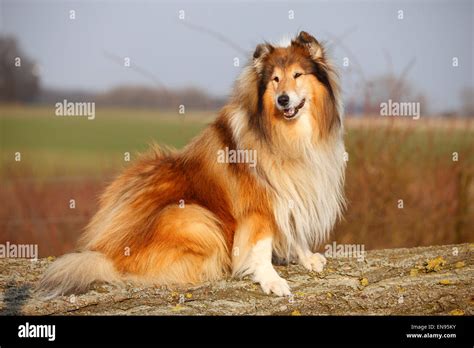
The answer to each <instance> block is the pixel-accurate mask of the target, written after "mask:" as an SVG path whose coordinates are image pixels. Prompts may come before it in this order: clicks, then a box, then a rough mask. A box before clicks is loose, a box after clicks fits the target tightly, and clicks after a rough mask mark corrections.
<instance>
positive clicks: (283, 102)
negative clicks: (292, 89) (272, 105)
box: [277, 94, 290, 107]
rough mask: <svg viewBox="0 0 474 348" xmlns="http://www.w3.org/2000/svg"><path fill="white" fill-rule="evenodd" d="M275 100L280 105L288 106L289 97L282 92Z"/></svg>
mask: <svg viewBox="0 0 474 348" xmlns="http://www.w3.org/2000/svg"><path fill="white" fill-rule="evenodd" d="M277 101H278V104H279V105H280V106H283V107H285V106H288V103H289V102H290V97H289V96H288V94H282V95H281V96H279V97H278V99H277Z"/></svg>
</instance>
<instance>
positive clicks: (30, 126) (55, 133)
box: [0, 107, 214, 175]
mask: <svg viewBox="0 0 474 348" xmlns="http://www.w3.org/2000/svg"><path fill="white" fill-rule="evenodd" d="M0 113H1V115H2V116H1V118H0V127H1V133H0V134H1V142H0V145H1V148H2V161H1V169H2V172H3V171H4V170H5V169H6V167H7V166H12V165H24V166H27V167H28V168H30V169H31V170H32V171H34V172H35V173H36V174H38V175H43V174H48V173H50V172H57V171H61V172H63V173H64V172H66V173H74V172H76V173H77V172H80V173H85V172H87V173H89V172H96V173H98V172H101V171H102V170H104V169H109V168H114V167H116V166H117V165H118V164H120V163H123V162H124V161H123V158H124V153H125V152H130V154H131V155H132V159H133V156H134V155H135V154H137V152H143V151H145V150H146V149H147V147H148V145H149V144H150V143H151V142H157V143H158V144H166V145H169V146H172V147H176V148H181V147H183V146H184V145H185V144H186V143H187V142H189V140H190V139H191V138H192V137H193V136H195V135H196V134H198V133H199V131H200V130H201V129H202V128H204V127H205V126H206V124H207V123H209V121H210V119H212V117H213V116H214V115H213V114H212V112H207V113H206V112H194V113H193V114H192V115H191V116H187V115H185V116H184V117H183V115H180V114H178V113H176V114H174V113H172V112H158V111H156V110H132V109H120V110H119V109H113V108H106V109H96V117H95V119H93V120H88V119H87V118H86V117H65V116H62V117H58V116H55V114H54V109H53V108H46V107H3V108H0ZM16 152H20V153H21V162H15V161H14V158H15V157H14V156H15V153H16Z"/></svg>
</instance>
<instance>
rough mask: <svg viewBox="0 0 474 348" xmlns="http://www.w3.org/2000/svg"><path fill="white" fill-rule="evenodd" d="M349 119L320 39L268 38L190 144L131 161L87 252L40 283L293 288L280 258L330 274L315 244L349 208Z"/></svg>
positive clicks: (63, 287)
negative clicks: (249, 159) (236, 280)
mask: <svg viewBox="0 0 474 348" xmlns="http://www.w3.org/2000/svg"><path fill="white" fill-rule="evenodd" d="M341 117H342V105H341V101H340V91H339V86H338V83H337V76H336V73H335V71H334V69H333V68H332V66H331V65H330V63H329V62H328V59H327V57H326V53H325V50H324V48H323V47H322V45H320V44H319V43H318V41H317V40H316V39H315V38H314V37H312V36H311V35H310V34H308V33H306V32H301V33H300V34H299V35H298V36H297V37H296V38H294V39H293V40H292V41H291V42H289V43H288V44H287V45H279V46H273V45H271V44H268V43H265V44H260V45H258V46H257V48H256V50H255V53H254V54H253V59H252V60H251V61H250V63H249V64H248V66H247V67H246V68H245V70H244V71H243V73H242V75H241V76H240V77H239V78H238V80H237V81H236V83H235V87H234V91H233V95H232V97H231V98H230V101H229V103H228V104H227V105H226V106H225V107H224V108H223V110H222V111H221V112H220V114H219V116H218V118H217V119H216V120H215V121H214V122H213V123H212V124H211V125H210V126H209V127H208V128H207V129H206V130H204V131H203V133H202V134H201V135H199V136H198V137H197V138H195V139H194V140H193V141H192V142H191V143H190V144H189V145H188V146H186V147H185V148H184V150H183V151H181V152H174V151H165V150H162V149H159V148H156V149H154V150H153V151H152V153H151V154H149V155H148V156H145V157H143V158H141V159H139V160H138V161H137V162H136V163H135V164H133V165H132V166H130V167H129V168H128V169H126V170H125V172H124V173H123V174H122V175H120V176H119V177H118V178H117V179H116V180H115V181H114V182H113V183H112V184H111V185H110V186H109V187H108V188H107V189H106V190H105V193H104V194H103V195H102V197H101V199H100V209H99V211H98V212H97V214H96V215H95V216H94V217H93V218H92V221H91V222H90V223H89V225H88V226H87V228H86V230H85V232H84V234H83V236H82V238H81V240H80V244H79V245H80V248H79V250H78V251H77V252H75V253H72V254H67V255H65V256H62V257H60V258H59V259H58V260H57V261H55V262H54V263H53V264H52V265H51V267H50V268H49V270H48V271H47V273H46V275H45V276H44V278H43V279H42V281H41V283H40V289H41V290H43V291H46V292H47V293H48V294H49V295H51V296H55V295H60V294H69V293H80V292H84V291H86V290H87V288H88V287H89V285H90V284H91V283H93V282H96V281H102V282H112V283H114V282H120V281H123V280H132V281H137V282H141V283H146V284H158V285H173V284H175V285H176V284H196V283H200V282H203V281H212V280H216V279H220V278H222V277H224V276H226V275H230V274H232V275H234V276H244V275H250V276H251V277H252V279H253V280H254V281H256V282H258V283H260V285H261V287H262V289H263V291H264V292H265V293H267V294H268V293H271V292H273V293H274V294H276V295H279V296H283V295H289V294H290V288H289V286H288V284H287V282H286V281H285V280H284V279H283V278H281V277H280V276H279V275H278V273H277V272H276V270H275V269H274V268H273V265H272V256H273V257H274V258H276V259H279V260H285V261H286V262H293V261H296V262H298V263H300V264H301V265H303V266H304V267H306V268H307V269H308V270H310V271H316V272H321V271H322V270H323V267H324V265H325V263H326V260H325V258H324V257H323V256H322V255H321V254H318V253H315V251H316V249H317V247H318V246H319V245H320V244H321V243H322V242H323V241H324V240H325V239H326V238H327V237H328V234H329V233H330V231H331V228H332V227H333V225H334V223H335V222H336V220H337V219H338V217H339V216H340V215H341V211H342V209H343V205H344V198H343V182H344V171H345V161H344V151H345V150H344V144H343V137H342V121H341ZM224 149H225V153H226V154H229V153H233V154H234V155H235V153H238V152H240V151H253V152H255V154H256V155H257V157H256V161H255V163H253V165H251V164H249V163H242V162H245V161H240V163H234V162H238V161H231V160H226V161H222V160H220V161H219V160H218V157H219V155H222V151H223V150H224ZM232 151H234V152H232ZM234 157H235V156H234ZM244 159H245V158H244Z"/></svg>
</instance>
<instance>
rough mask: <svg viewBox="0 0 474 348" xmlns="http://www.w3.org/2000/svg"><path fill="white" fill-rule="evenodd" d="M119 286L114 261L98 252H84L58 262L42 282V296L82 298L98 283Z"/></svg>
mask: <svg viewBox="0 0 474 348" xmlns="http://www.w3.org/2000/svg"><path fill="white" fill-rule="evenodd" d="M96 281H100V282H107V283H118V282H120V275H119V273H118V272H117V270H116V269H115V267H114V265H113V263H112V261H111V260H109V259H107V258H106V257H105V255H104V254H101V253H99V252H96V251H82V252H76V253H72V254H66V255H64V256H61V257H60V258H58V259H57V260H56V261H55V262H53V264H52V265H51V266H50V267H49V268H48V270H47V271H46V273H45V275H44V276H43V278H42V279H41V281H40V283H39V285H38V288H37V291H38V294H39V295H40V296H43V297H47V298H52V297H56V296H60V295H69V294H80V293H83V292H85V291H87V289H88V287H89V286H90V285H91V284H92V283H94V282H96Z"/></svg>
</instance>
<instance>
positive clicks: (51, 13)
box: [1, 0, 473, 111]
mask: <svg viewBox="0 0 474 348" xmlns="http://www.w3.org/2000/svg"><path fill="white" fill-rule="evenodd" d="M71 9H72V10H75V11H76V19H75V20H70V19H69V10H71ZM181 9H183V10H185V13H186V21H189V22H191V23H193V24H198V25H203V26H206V27H207V28H210V29H213V30H216V31H218V32H220V33H221V34H223V35H225V36H226V37H228V38H230V39H231V40H233V41H234V42H235V43H236V44H238V45H239V46H241V47H242V48H244V49H245V50H247V51H248V52H249V54H250V53H251V52H252V51H253V49H254V47H255V45H256V44H257V43H259V42H261V41H262V40H269V41H278V40H279V38H281V37H282V36H284V35H286V34H294V33H296V32H297V31H298V30H306V31H308V32H310V33H312V34H313V35H315V36H316V37H317V38H318V39H320V40H326V41H329V42H330V41H331V38H332V36H333V35H336V36H340V35H343V34H344V33H346V35H345V36H344V38H343V44H344V47H347V48H349V50H350V51H351V53H352V54H353V55H354V56H355V58H356V59H357V60H358V61H359V63H360V65H361V66H362V69H363V72H364V74H365V75H366V76H367V77H368V78H372V77H375V76H377V75H380V74H383V73H385V72H387V70H388V68H389V63H388V60H387V56H390V57H391V62H392V63H391V65H392V67H393V70H394V72H395V73H399V72H400V71H401V70H402V69H403V68H404V67H405V66H406V65H407V64H408V63H409V62H410V61H411V60H412V59H413V58H415V59H416V62H415V65H414V66H413V67H412V69H411V70H410V71H409V73H408V75H407V78H408V79H409V80H410V82H411V83H412V84H413V85H414V86H415V87H416V88H417V89H418V90H420V91H422V92H423V93H424V94H425V95H426V96H427V98H428V101H429V103H430V108H431V109H432V110H433V111H443V110H449V109H452V108H457V107H458V106H459V93H460V90H461V89H462V88H463V87H465V86H473V1H472V0H443V1H439V0H433V1H419V0H414V1H228V2H223V1H193V2H191V1H188V2H186V1H140V0H139V1H31V0H1V30H2V31H3V32H4V33H6V34H13V35H14V36H16V37H17V38H19V41H20V43H21V46H22V47H23V49H24V51H25V52H26V53H27V54H28V55H30V56H31V57H34V58H35V59H36V60H37V61H38V62H39V63H40V65H41V71H42V82H43V85H45V86H47V87H56V88H79V89H86V90H97V91H101V90H105V89H108V88H111V87H113V86H116V85H120V84H145V85H152V84H153V82H152V81H151V80H150V79H147V78H146V77H144V76H142V75H141V74H138V73H136V72H134V71H133V70H130V69H126V68H124V67H122V66H120V65H119V64H117V63H115V62H114V61H112V60H110V59H109V58H107V57H106V56H105V55H104V51H107V52H110V53H113V54H114V55H117V56H122V57H125V56H128V57H130V58H131V63H132V64H136V65H138V66H140V67H141V68H144V69H146V70H148V71H150V72H152V74H153V75H154V76H156V77H157V78H159V79H160V80H161V81H163V83H164V84H165V85H166V86H168V87H171V88H173V87H183V86H187V85H193V86H197V87H202V88H205V89H207V90H208V91H209V92H211V93H212V94H215V95H220V96H224V95H227V94H228V93H229V91H230V88H231V85H232V82H233V80H234V79H235V77H236V76H237V74H238V73H239V71H240V69H241V68H235V67H234V66H233V58H234V57H236V56H237V57H239V58H240V59H241V62H242V63H244V62H245V61H246V59H247V57H245V56H244V55H243V54H241V53H239V52H236V51H235V50H234V49H233V48H232V47H229V46H227V45H225V44H223V43H221V42H220V41H218V40H216V39H215V38H213V37H211V36H209V35H206V34H203V33H201V32H197V31H193V30H190V29H189V28H187V27H186V26H184V25H183V22H182V21H180V20H179V19H178V11H179V10H181ZM400 9H401V10H403V11H404V19H403V20H399V19H397V11H398V10H400ZM289 10H293V11H294V13H295V18H294V19H293V20H289V19H288V11H289ZM331 47H332V49H331V54H332V56H333V58H334V61H335V63H336V65H338V66H340V67H341V71H342V73H341V75H342V80H343V87H344V89H345V93H346V94H347V93H348V94H354V92H355V91H354V90H353V89H354V88H356V87H355V85H354V84H353V83H349V82H350V81H352V82H354V80H355V79H358V75H357V74H354V73H353V74H352V75H351V76H349V74H348V73H347V69H346V70H344V69H343V68H342V59H343V57H346V56H348V57H349V58H353V56H352V54H349V53H348V52H347V50H345V49H344V48H343V47H341V46H340V45H333V46H331ZM454 56H455V57H458V58H459V67H457V68H453V67H452V63H451V62H452V57H454Z"/></svg>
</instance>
